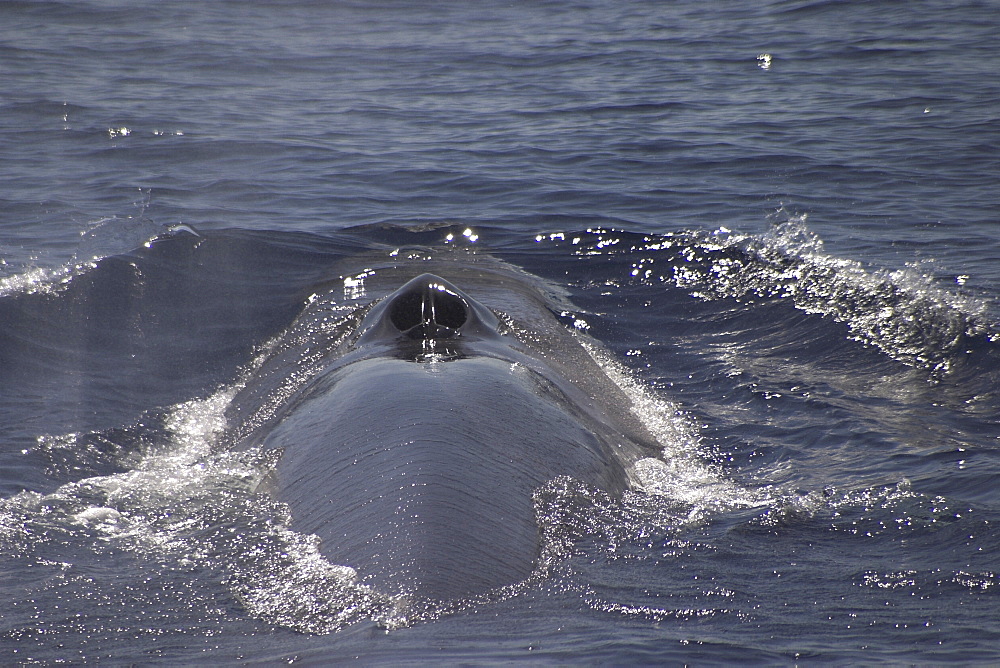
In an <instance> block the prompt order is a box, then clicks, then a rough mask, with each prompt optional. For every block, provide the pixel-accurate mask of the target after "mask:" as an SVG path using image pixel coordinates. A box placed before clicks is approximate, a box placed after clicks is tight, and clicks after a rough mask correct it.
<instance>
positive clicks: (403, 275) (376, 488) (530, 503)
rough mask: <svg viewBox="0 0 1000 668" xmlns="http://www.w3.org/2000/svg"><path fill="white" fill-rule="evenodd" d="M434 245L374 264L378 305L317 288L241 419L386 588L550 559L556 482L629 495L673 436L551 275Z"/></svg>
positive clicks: (281, 496) (488, 581)
mask: <svg viewBox="0 0 1000 668" xmlns="http://www.w3.org/2000/svg"><path fill="white" fill-rule="evenodd" d="M429 259H430V258H428V257H422V258H421V260H422V261H420V262H416V263H414V264H412V265H411V264H406V263H398V264H391V265H386V266H384V267H381V268H377V269H368V270H367V271H366V272H365V273H364V276H366V277H367V279H368V280H367V282H368V285H369V286H370V288H371V289H372V292H374V293H376V294H374V295H372V294H371V293H369V294H368V295H367V296H368V297H370V299H369V301H368V303H364V304H360V305H356V304H351V305H345V304H343V303H341V302H343V301H344V300H343V299H341V300H339V301H338V300H336V299H334V298H333V297H326V298H324V297H322V296H317V295H313V298H312V299H311V301H310V304H309V306H307V308H306V309H305V311H304V312H303V314H302V315H301V316H300V318H299V319H298V321H297V323H296V324H294V325H292V326H291V327H289V329H288V331H287V332H286V334H285V335H284V337H283V338H282V339H281V340H279V341H278V342H277V343H276V344H274V346H273V350H272V351H271V352H270V356H269V357H267V358H266V360H265V361H264V362H263V363H262V365H261V367H260V368H259V369H258V371H257V377H256V379H255V382H253V383H249V384H248V385H247V387H246V388H244V390H242V391H241V392H240V393H239V394H238V395H237V397H236V398H235V399H234V401H233V404H232V409H231V411H232V413H231V415H230V416H229V420H230V421H231V422H235V423H237V424H241V425H242V426H241V428H240V429H239V430H237V434H236V437H235V438H237V440H239V441H240V443H241V447H244V448H246V447H256V448H259V449H260V450H261V451H263V452H265V453H270V454H271V455H273V456H272V458H271V461H273V464H272V465H271V468H270V469H269V471H268V474H267V475H266V476H265V478H264V480H263V481H262V482H261V484H260V491H261V492H262V493H266V494H269V495H271V496H272V497H273V498H274V499H275V500H277V501H279V502H281V503H283V504H286V505H287V508H288V511H289V515H290V517H291V527H292V528H293V529H294V530H296V531H299V532H302V533H305V534H313V535H315V536H316V537H318V540H319V545H320V552H321V553H322V555H323V557H324V558H325V559H327V560H328V561H329V562H331V563H333V564H338V565H344V566H349V567H351V568H352V569H354V570H355V571H356V573H357V578H358V582H359V583H360V584H362V585H364V586H368V587H371V588H372V589H374V590H377V591H379V592H384V593H386V594H387V595H394V596H405V597H408V598H410V599H413V600H423V601H436V602H454V601H461V600H467V599H470V598H471V597H476V596H483V595H488V594H489V593H490V592H495V591H501V590H503V589H504V588H509V587H511V586H515V585H517V584H518V583H523V582H526V581H529V580H530V579H531V578H532V577H533V574H537V573H538V571H539V560H540V558H541V549H542V544H541V535H540V532H541V529H540V525H539V518H538V509H537V504H536V493H537V492H538V490H539V489H540V488H542V487H543V486H544V485H546V484H547V483H549V482H550V481H552V480H555V479H559V478H560V477H562V478H569V479H572V480H576V481H579V482H581V483H584V484H586V485H589V486H592V487H595V488H597V489H599V490H602V491H603V492H605V493H607V494H608V495H610V496H612V497H615V496H620V495H621V494H623V493H624V492H625V491H626V490H628V489H631V488H634V487H635V481H634V479H633V473H632V464H634V463H635V461H637V460H638V459H640V458H642V457H646V456H651V455H654V453H655V452H656V450H657V445H656V443H655V440H654V439H653V437H652V436H651V435H650V434H649V432H648V431H647V430H646V429H645V427H644V426H643V425H642V422H641V420H639V419H637V418H636V415H635V412H634V411H632V410H631V405H630V401H629V399H628V397H627V396H626V395H625V394H624V393H623V391H622V390H621V388H620V387H618V386H617V385H616V384H615V383H614V382H612V381H611V379H610V378H609V377H608V374H607V373H606V372H605V371H604V369H603V368H602V366H601V365H600V364H599V363H598V362H597V359H596V358H595V356H594V353H593V351H594V349H593V348H592V347H591V346H593V345H596V344H595V343H594V342H592V341H591V342H589V343H588V342H587V341H585V340H584V339H583V338H582V337H583V336H584V335H582V334H581V333H580V332H578V331H576V330H573V329H572V328H570V327H567V325H565V324H563V323H562V322H559V320H558V318H557V314H558V313H559V312H560V311H561V310H562V309H563V308H564V307H565V305H566V302H564V301H562V297H560V296H558V295H556V294H555V293H554V292H553V291H552V290H551V289H550V286H547V285H546V284H544V282H543V281H542V280H541V279H539V278H537V277H534V276H532V275H530V274H527V273H526V272H523V271H521V270H519V269H516V268H513V267H511V266H509V265H504V264H503V263H501V262H493V261H491V262H486V261H484V260H483V259H481V258H471V259H470V258H469V257H467V256H458V257H455V258H453V257H447V258H444V259H442V258H440V257H438V258H437V261H435V262H431V261H429ZM345 282H346V281H345ZM355 284H356V283H355ZM387 286H395V288H394V289H390V288H389V287H387ZM382 293H384V294H382ZM330 294H331V295H333V294H336V290H332V291H331V292H330ZM355 301H358V300H355Z"/></svg>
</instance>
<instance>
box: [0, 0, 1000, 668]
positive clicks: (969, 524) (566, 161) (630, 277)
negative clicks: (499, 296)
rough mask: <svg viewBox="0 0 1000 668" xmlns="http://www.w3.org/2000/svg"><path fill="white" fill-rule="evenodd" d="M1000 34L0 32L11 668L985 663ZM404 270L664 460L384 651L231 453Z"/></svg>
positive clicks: (625, 23) (122, 21) (388, 637)
mask: <svg viewBox="0 0 1000 668" xmlns="http://www.w3.org/2000/svg"><path fill="white" fill-rule="evenodd" d="M998 24H1000V6H998V5H997V4H996V3H995V2H972V1H968V2H955V3H947V4H944V3H934V2H910V3H888V2H878V3H841V2H823V1H819V2H791V1H785V2H777V1H775V2H768V3H758V4H753V5H750V4H746V3H720V4H715V5H706V4H705V3H700V2H698V3H696V2H678V3H658V2H631V3H613V2H588V1H582V2H568V1H566V2H564V1H561V0H560V1H551V2H536V3H521V2H516V3H509V4H505V5H503V6H493V5H486V4H477V5H470V4H469V3H458V2H444V3H435V4H434V5H433V6H430V5H426V6H425V5H417V4H414V3H404V2H375V3H361V2H357V3H352V2H336V3H326V2H316V1H313V2H304V1H303V2H293V1H291V0H288V1H269V2H255V3H243V2H212V3H195V2H190V1H187V0H170V1H167V2H163V1H156V2H154V1H151V0H140V1H130V2H120V1H115V0H88V1H83V0H79V1H73V0H66V1H63V2H54V1H53V2H49V1H41V0H37V1H36V0H28V1H23V2H4V3H2V4H0V388H2V389H0V555H2V557H0V601H2V605H0V662H3V663H16V662H18V661H22V662H41V663H47V664H51V663H59V662H69V663H81V662H84V661H87V662H96V661H108V662H111V663H173V664H176V663H197V662H205V663H209V662H211V663H239V662H255V661H261V662H275V663H277V662H279V661H281V662H287V661H294V660H299V661H303V662H318V661H321V660H330V659H336V660H351V659H357V660H358V661H360V662H362V663H376V662H384V663H394V664H396V663H416V662H430V661H446V662H452V663H454V662H466V663H486V662H500V661H509V660H530V661H534V662H540V663H567V662H571V661H572V662H578V661H579V662H588V663H631V662H642V663H696V664H704V663H732V662H736V661H743V662H745V661H749V662H753V663H779V664H781V663H796V662H801V663H840V664H843V663H855V662H862V663H880V662H888V663H917V664H938V663H944V662H953V663H965V664H969V663H973V664H987V663H994V662H996V661H998V660H1000V652H998V650H997V649H996V648H997V647H998V646H1000V621H998V619H1000V617H998V613H997V611H998V609H1000V599H998V594H1000V557H998V556H997V555H998V554H1000V529H998V527H1000V502H998V501H997V494H996V491H997V489H998V484H1000V440H998V439H1000V419H998V415H1000V377H998V376H1000V327H998V320H1000V309H998V306H997V304H998V297H1000V290H998V288H997V286H998V285H1000V263H998V261H997V260H998V257H1000V244H998V242H997V241H996V238H997V231H998V230H1000V219H998V216H997V211H998V210H1000V207H998V204H1000V201H998V195H997V193H998V192H1000V188H998V186H1000V113H998V109H1000V78H998V76H997V74H996V73H997V72H998V71H1000V49H998V48H997V46H996V34H997V33H998V31H1000V25H998ZM449 235H450V236H449ZM473 239H474V241H473ZM407 246H420V247H423V248H431V249H432V250H431V251H429V252H432V253H434V252H438V251H436V250H433V249H435V248H441V247H445V246H449V247H451V246H460V247H470V248H472V249H474V250H476V251H477V252H485V253H491V254H493V255H494V256H496V257H499V258H501V259H503V260H505V261H507V262H509V263H511V264H513V265H516V266H518V267H522V268H524V269H525V270H527V271H528V272H530V273H533V274H535V275H538V276H541V277H542V278H544V279H546V280H547V281H549V282H550V283H552V284H554V285H555V286H557V287H559V288H560V289H562V290H564V291H565V292H566V293H567V296H568V299H569V300H570V301H571V302H572V304H573V307H572V309H571V310H567V312H566V313H564V314H563V315H562V316H561V317H562V319H563V320H564V321H565V323H566V326H567V327H570V328H577V329H579V330H580V331H584V332H585V333H586V334H587V335H589V336H591V337H592V338H593V339H595V340H597V341H599V342H601V343H602V344H603V346H604V347H605V348H607V350H608V351H609V352H610V354H611V356H612V357H613V358H614V359H616V360H617V362H616V363H615V364H613V365H611V366H608V373H610V374H612V375H614V376H615V378H616V379H617V381H618V382H619V384H621V385H622V386H623V387H624V388H625V389H626V391H627V392H628V394H629V396H630V397H632V398H633V400H634V402H635V404H636V411H637V412H638V413H639V414H640V415H641V417H642V418H643V419H644V420H645V421H646V422H647V424H649V425H650V427H651V428H652V429H654V431H655V432H656V433H657V435H658V437H659V439H660V441H661V445H662V446H663V453H662V456H661V458H660V461H659V463H658V464H656V465H649V466H648V467H647V468H646V469H644V472H643V475H644V476H645V478H644V480H645V485H644V489H643V490H642V491H641V492H637V493H636V494H633V495H629V496H628V498H626V499H623V500H622V501H620V502H616V503H614V504H611V505H608V504H606V503H605V502H603V501H601V499H600V498H599V497H596V496H593V495H592V494H590V493H588V492H586V491H585V490H583V491H582V490H574V489H572V488H571V487H570V488H558V486H556V487H554V488H553V489H549V490H547V491H546V492H545V494H543V497H545V498H549V497H551V502H552V503H553V504H555V505H556V506H558V505H559V504H568V507H569V508H572V509H575V510H574V511H573V512H572V513H568V514H566V513H564V520H563V521H564V522H568V524H567V526H562V525H560V524H558V523H556V524H554V525H546V526H544V527H542V528H543V529H545V530H550V531H556V532H559V531H563V532H564V533H565V532H568V534H567V535H569V536H571V537H573V541H572V542H573V548H572V552H573V554H572V556H570V557H568V558H566V559H563V560H562V561H560V562H559V563H558V564H556V565H555V566H554V567H553V569H552V572H551V574H550V577H549V578H548V579H546V580H545V581H544V582H542V583H541V584H537V585H534V586H531V587H528V588H526V589H525V590H524V591H521V592H520V593H518V594H517V595H515V596H512V597H508V598H505V599H502V600H496V601H493V602H489V603H483V604H482V605H479V606H473V607H472V608H471V609H469V610H466V611H464V612H462V613H459V614H455V615H445V616H442V617H441V618H439V619H432V620H429V621H416V622H415V623H412V624H411V625H409V626H406V625H401V624H400V623H398V620H393V619H391V618H387V617H386V612H385V610H380V609H378V606H377V605H370V601H367V600H366V599H364V597H363V596H360V594H359V593H358V592H357V591H355V590H353V589H351V588H350V586H349V585H345V579H344V573H343V571H342V569H339V568H338V566H339V565H337V564H330V563H328V562H326V561H325V560H323V559H322V558H321V557H320V556H319V554H318V552H317V551H316V546H315V544H314V543H313V542H311V540H310V538H309V537H308V536H304V535H301V534H297V533H295V532H293V531H291V530H290V529H288V518H287V516H286V515H285V514H283V513H284V511H283V509H282V508H281V507H280V506H279V505H277V504H275V503H274V502H272V501H270V500H269V499H267V498H265V497H262V496H261V495H257V494H255V493H253V487H254V484H255V482H256V481H257V480H258V479H259V476H260V475H262V473H261V471H262V470H264V469H265V468H266V464H265V463H262V462H260V461H255V460H252V458H249V457H248V456H247V455H245V454H240V453H232V452H228V451H226V450H224V449H220V448H219V447H218V446H219V442H220V434H222V433H224V432H225V430H226V427H227V425H226V424H225V420H224V414H225V408H226V406H227V405H228V402H229V400H230V399H231V398H232V396H233V393H234V391H235V388H236V387H237V386H238V385H239V384H240V383H242V382H246V380H247V378H249V377H252V373H253V369H254V368H255V366H254V365H255V364H256V363H257V361H258V360H259V358H260V355H261V354H262V353H263V352H264V351H266V350H267V349H268V346H269V345H273V342H274V341H276V340H280V338H281V337H282V336H283V335H285V334H286V333H288V332H289V331H290V328H292V327H293V322H294V321H295V319H296V317H297V316H298V315H299V314H300V313H301V312H303V310H304V309H307V308H309V307H310V306H309V305H313V307H315V304H316V303H319V304H320V305H321V306H323V307H324V308H329V309H330V312H331V313H344V312H347V310H349V309H350V308H351V307H352V306H353V305H356V304H360V303H363V302H364V301H366V300H368V299H371V298H372V297H374V296H376V295H369V294H366V292H365V289H364V286H365V283H364V281H363V280H361V282H358V280H359V277H360V278H361V279H363V278H365V276H362V274H365V270H366V269H367V268H368V266H366V264H365V262H366V261H367V260H366V259H359V258H371V257H380V258H382V261H383V262H387V261H390V259H391V258H392V257H396V256H394V255H392V253H393V252H395V251H396V249H399V248H404V247H407ZM376 278H377V275H376ZM317 300H319V302H317ZM609 364H610V363H609ZM546 494H547V495H548V496H545V495H546ZM565 517H568V518H569V519H565ZM581 527H583V528H581Z"/></svg>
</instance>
